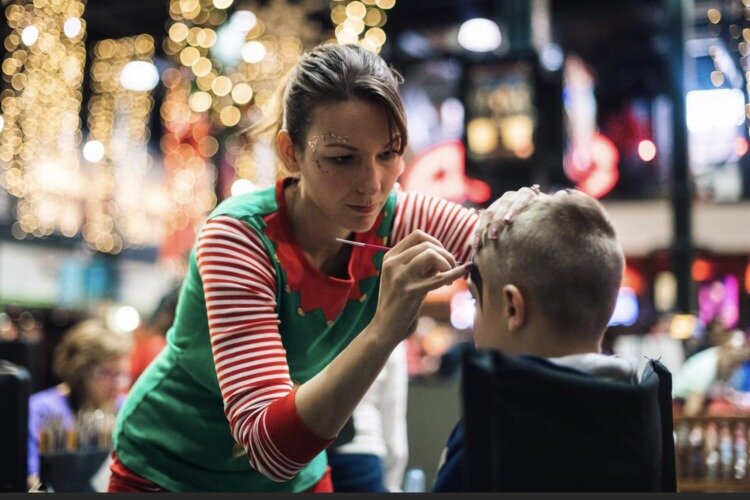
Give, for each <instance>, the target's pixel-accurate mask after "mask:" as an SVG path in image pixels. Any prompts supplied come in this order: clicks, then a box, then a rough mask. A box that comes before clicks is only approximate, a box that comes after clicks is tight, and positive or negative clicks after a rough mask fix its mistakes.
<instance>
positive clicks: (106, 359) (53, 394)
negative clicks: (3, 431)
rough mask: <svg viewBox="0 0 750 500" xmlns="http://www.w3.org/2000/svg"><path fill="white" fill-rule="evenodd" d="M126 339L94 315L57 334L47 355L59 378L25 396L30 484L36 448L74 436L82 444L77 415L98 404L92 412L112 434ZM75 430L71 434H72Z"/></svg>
mask: <svg viewBox="0 0 750 500" xmlns="http://www.w3.org/2000/svg"><path fill="white" fill-rule="evenodd" d="M131 345H132V344H131V341H130V338H129V337H128V336H125V335H123V334H119V333H115V332H113V331H111V330H110V329H108V328H107V327H106V325H105V324H104V323H103V322H101V321H99V320H95V319H89V320H85V321H83V322H81V323H79V324H77V325H76V326H74V327H73V328H71V329H70V330H68V331H67V332H66V333H65V335H64V336H63V337H62V339H61V340H60V343H59V344H58V345H57V346H56V348H55V351H54V355H53V360H52V369H53V371H54V373H55V375H56V376H57V377H59V378H60V379H61V380H62V382H61V383H59V384H58V385H56V386H54V387H50V388H49V389H45V390H42V391H39V392H37V393H35V394H32V396H31V398H30V399H29V449H28V452H29V455H28V474H29V478H28V479H29V487H30V488H33V486H35V485H38V484H39V469H40V452H44V451H45V450H44V448H45V447H49V446H54V443H55V441H59V440H60V439H61V438H62V439H63V440H64V442H63V446H64V447H66V448H70V447H71V445H72V441H71V440H73V439H74V440H75V441H78V444H86V443H85V442H86V439H85V436H83V435H81V432H80V431H81V424H82V422H81V418H82V417H83V416H84V415H86V414H87V413H88V414H90V412H92V411H97V410H101V412H103V413H99V414H98V415H97V416H101V417H104V418H103V420H104V421H105V422H106V421H108V422H109V424H110V430H109V432H108V433H107V437H109V436H110V435H111V427H112V424H114V418H113V417H114V414H115V413H116V412H117V410H118V409H119V407H120V405H121V404H122V401H123V399H124V391H125V390H126V389H127V388H128V386H129V384H130V360H129V356H130V351H131ZM107 416H109V417H110V418H106V417H107ZM74 430H76V434H75V437H74V438H71V436H70V432H71V431H74ZM101 430H102V429H100V431H101ZM104 431H106V430H104ZM42 436H44V437H42ZM41 439H43V440H44V443H40V440H41ZM110 439H111V438H110ZM40 444H42V445H43V446H42V447H41V449H40Z"/></svg>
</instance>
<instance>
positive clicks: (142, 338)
mask: <svg viewBox="0 0 750 500" xmlns="http://www.w3.org/2000/svg"><path fill="white" fill-rule="evenodd" d="M179 295H180V289H179V287H177V288H174V289H173V290H171V291H170V292H168V293H167V294H166V295H164V296H163V297H162V298H161V299H160V300H159V303H158V304H157V306H156V309H155V310H154V313H153V314H152V315H151V318H149V320H148V321H146V322H144V324H143V325H141V326H140V327H139V328H137V329H136V330H135V331H134V332H133V352H132V354H131V356H130V373H131V376H132V379H133V382H135V381H136V380H137V379H138V377H139V376H140V375H141V373H143V370H145V369H146V367H147V366H148V365H149V363H151V361H153V360H154V358H155V357H156V356H158V355H159V353H160V352H161V350H162V349H164V346H165V345H167V339H166V335H167V330H169V328H170V327H171V326H172V322H173V321H174V315H175V309H176V308H177V298H178V297H179Z"/></svg>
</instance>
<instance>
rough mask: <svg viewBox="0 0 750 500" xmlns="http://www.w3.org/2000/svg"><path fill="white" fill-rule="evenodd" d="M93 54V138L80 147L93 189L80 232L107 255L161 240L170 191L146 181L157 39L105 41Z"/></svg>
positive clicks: (91, 116) (148, 165)
mask: <svg viewBox="0 0 750 500" xmlns="http://www.w3.org/2000/svg"><path fill="white" fill-rule="evenodd" d="M93 52H94V54H93V55H94V57H93V63H92V65H91V86H92V91H93V95H92V97H91V100H90V102H89V113H88V128H89V137H88V142H87V143H86V144H85V146H84V150H83V153H84V158H85V159H86V160H87V162H88V167H89V168H88V177H89V178H90V179H91V188H90V191H91V192H89V193H88V197H87V202H86V224H85V225H84V227H83V237H84V239H85V240H86V242H87V243H88V244H89V246H91V247H92V248H94V249H96V250H99V251H102V252H108V253H118V252H119V251H121V250H122V248H123V246H126V245H144V244H151V245H155V244H157V243H158V242H159V241H161V239H162V238H163V233H164V231H163V228H160V225H159V222H160V221H161V220H162V219H163V217H164V216H165V214H164V212H166V207H165V203H164V202H163V201H162V200H164V196H165V195H164V194H163V193H161V194H160V193H159V192H158V188H157V187H155V183H150V184H149V182H148V173H149V170H150V169H151V166H152V158H151V156H150V155H149V153H148V149H147V146H148V140H149V138H150V131H149V126H148V123H149V117H150V115H151V110H152V108H153V98H152V96H151V89H153V88H154V87H155V85H156V83H157V82H158V78H159V77H158V73H157V72H156V68H155V67H154V65H153V62H152V58H153V56H154V40H153V38H152V37H151V36H150V35H145V34H144V35H138V36H136V37H127V38H121V39H117V40H102V41H101V42H99V43H97V44H96V45H95V46H94V51H93Z"/></svg>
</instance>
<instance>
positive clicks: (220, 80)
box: [211, 76, 232, 96]
mask: <svg viewBox="0 0 750 500" xmlns="http://www.w3.org/2000/svg"><path fill="white" fill-rule="evenodd" d="M211 90H213V92H214V94H216V95H218V96H225V95H227V94H228V93H229V92H231V90H232V80H230V79H229V78H228V77H226V76H219V77H217V78H215V79H214V81H213V82H212V84H211Z"/></svg>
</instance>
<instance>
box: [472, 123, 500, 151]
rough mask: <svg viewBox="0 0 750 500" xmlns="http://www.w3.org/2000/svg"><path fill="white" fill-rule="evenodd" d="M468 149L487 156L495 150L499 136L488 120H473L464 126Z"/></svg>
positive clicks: (493, 124) (493, 125)
mask: <svg viewBox="0 0 750 500" xmlns="http://www.w3.org/2000/svg"><path fill="white" fill-rule="evenodd" d="M466 137H467V139H468V141H467V142H468V146H469V149H470V150H471V151H472V152H473V153H476V154H479V155H483V154H488V153H491V152H493V151H495V150H496V149H497V146H498V144H499V139H500V137H499V134H498V131H497V127H496V126H495V122H494V121H493V120H492V119H490V118H474V119H473V120H471V121H470V122H469V123H468V125H467V126H466Z"/></svg>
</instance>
